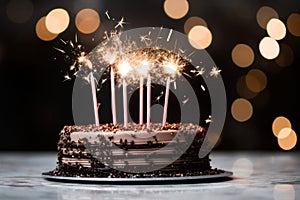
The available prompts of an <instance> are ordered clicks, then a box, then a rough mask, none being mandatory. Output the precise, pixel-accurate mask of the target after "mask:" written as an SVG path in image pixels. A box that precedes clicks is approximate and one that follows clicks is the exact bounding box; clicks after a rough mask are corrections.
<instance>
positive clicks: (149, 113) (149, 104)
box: [147, 74, 151, 128]
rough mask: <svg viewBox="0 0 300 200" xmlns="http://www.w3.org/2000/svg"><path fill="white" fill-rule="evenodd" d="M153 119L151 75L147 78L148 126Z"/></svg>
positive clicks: (148, 126)
mask: <svg viewBox="0 0 300 200" xmlns="http://www.w3.org/2000/svg"><path fill="white" fill-rule="evenodd" d="M150 121H151V77H150V75H149V74H148V78H147V128H150Z"/></svg>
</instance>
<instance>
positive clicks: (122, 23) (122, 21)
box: [115, 17, 126, 29]
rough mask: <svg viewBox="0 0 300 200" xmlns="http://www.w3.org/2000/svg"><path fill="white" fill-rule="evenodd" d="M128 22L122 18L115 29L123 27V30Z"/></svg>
mask: <svg viewBox="0 0 300 200" xmlns="http://www.w3.org/2000/svg"><path fill="white" fill-rule="evenodd" d="M125 23H126V22H124V17H122V18H121V19H120V21H119V22H118V23H117V25H116V26H115V29H116V28H118V27H121V28H123V27H124V26H123V25H124V24H125Z"/></svg>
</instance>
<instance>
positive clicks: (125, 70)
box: [117, 62, 132, 128]
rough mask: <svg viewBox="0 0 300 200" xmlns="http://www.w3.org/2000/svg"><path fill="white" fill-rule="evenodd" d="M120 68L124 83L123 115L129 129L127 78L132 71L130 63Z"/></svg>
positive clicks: (125, 124)
mask: <svg viewBox="0 0 300 200" xmlns="http://www.w3.org/2000/svg"><path fill="white" fill-rule="evenodd" d="M117 67H118V72H119V73H120V74H121V77H122V79H123V80H122V81H123V115H124V127H125V128H128V104H127V82H126V79H125V78H126V76H127V74H128V72H130V71H131V70H132V68H131V66H130V65H129V63H128V62H122V63H120V64H119V65H117Z"/></svg>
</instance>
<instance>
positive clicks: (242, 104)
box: [231, 98, 253, 122]
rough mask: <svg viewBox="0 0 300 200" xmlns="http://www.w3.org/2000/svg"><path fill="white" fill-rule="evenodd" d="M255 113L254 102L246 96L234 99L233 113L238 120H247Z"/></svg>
mask: <svg viewBox="0 0 300 200" xmlns="http://www.w3.org/2000/svg"><path fill="white" fill-rule="evenodd" d="M252 114H253V107H252V104H251V103H250V102H249V101H248V100H247V99H244V98H238V99H236V100H234V102H233V103H232V105H231V115H232V117H233V118H234V119H235V120H236V121H238V122H245V121H247V120H248V119H250V118H251V116H252Z"/></svg>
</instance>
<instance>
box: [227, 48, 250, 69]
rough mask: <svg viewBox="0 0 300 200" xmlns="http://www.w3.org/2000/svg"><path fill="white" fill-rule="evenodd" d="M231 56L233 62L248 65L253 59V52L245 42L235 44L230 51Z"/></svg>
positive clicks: (243, 65)
mask: <svg viewBox="0 0 300 200" xmlns="http://www.w3.org/2000/svg"><path fill="white" fill-rule="evenodd" d="M231 58H232V61H233V62H234V64H236V65H237V66H239V67H249V66H250V65H251V64H252V63H253V61H254V52H253V50H252V48H251V47H250V46H248V45H246V44H237V45H236V46H235V47H234V48H233V49H232V52H231Z"/></svg>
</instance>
